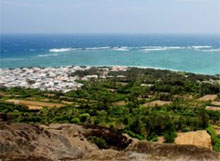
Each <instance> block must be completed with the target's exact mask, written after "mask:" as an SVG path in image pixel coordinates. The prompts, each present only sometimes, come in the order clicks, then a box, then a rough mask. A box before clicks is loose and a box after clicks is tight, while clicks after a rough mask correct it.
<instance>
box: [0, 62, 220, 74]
mask: <svg viewBox="0 0 220 161" xmlns="http://www.w3.org/2000/svg"><path fill="white" fill-rule="evenodd" d="M115 66H117V67H127V68H139V69H154V70H167V71H170V72H176V73H178V72H181V73H188V74H196V75H207V76H218V75H220V73H216V74H209V73H204V72H190V71H184V70H177V69H172V68H163V67H153V66H137V65H136V66H135V65H134V66H129V65H128V66H127V65H61V66H21V67H14V68H7V67H6V68H1V67H0V70H13V69H20V68H21V69H22V68H34V67H37V68H62V67H95V68H102V67H115Z"/></svg>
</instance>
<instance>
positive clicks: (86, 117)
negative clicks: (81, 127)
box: [79, 113, 90, 122]
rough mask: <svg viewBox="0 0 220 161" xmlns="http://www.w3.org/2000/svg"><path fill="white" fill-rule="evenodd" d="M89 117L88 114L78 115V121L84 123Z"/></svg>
mask: <svg viewBox="0 0 220 161" xmlns="http://www.w3.org/2000/svg"><path fill="white" fill-rule="evenodd" d="M89 117H90V115H89V114H88V113H83V114H80V115H79V118H80V121H82V122H85V121H86V120H87V119H88V118H89Z"/></svg>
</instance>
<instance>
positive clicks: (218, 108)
mask: <svg viewBox="0 0 220 161" xmlns="http://www.w3.org/2000/svg"><path fill="white" fill-rule="evenodd" d="M205 109H206V110H212V111H220V107H215V106H206V108H205Z"/></svg>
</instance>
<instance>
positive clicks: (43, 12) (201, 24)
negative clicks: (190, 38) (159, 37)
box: [0, 0, 220, 33]
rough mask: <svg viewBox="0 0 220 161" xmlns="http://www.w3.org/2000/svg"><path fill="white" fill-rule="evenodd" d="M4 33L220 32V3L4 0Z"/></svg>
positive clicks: (211, 0)
mask: <svg viewBox="0 0 220 161" xmlns="http://www.w3.org/2000/svg"><path fill="white" fill-rule="evenodd" d="M0 3H1V4H0V5H1V8H0V10H1V11H0V12H1V13H0V14H1V15H0V18H1V21H0V23H1V33H220V0H0Z"/></svg>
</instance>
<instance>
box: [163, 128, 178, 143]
mask: <svg viewBox="0 0 220 161" xmlns="http://www.w3.org/2000/svg"><path fill="white" fill-rule="evenodd" d="M176 136H177V134H176V131H169V132H166V133H165V134H164V138H165V141H166V143H173V142H174V140H175V138H176Z"/></svg>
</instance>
